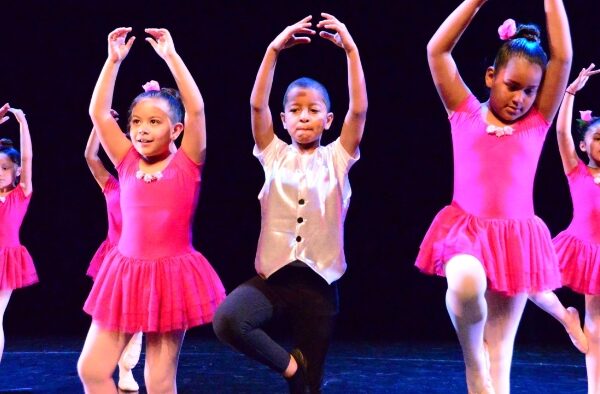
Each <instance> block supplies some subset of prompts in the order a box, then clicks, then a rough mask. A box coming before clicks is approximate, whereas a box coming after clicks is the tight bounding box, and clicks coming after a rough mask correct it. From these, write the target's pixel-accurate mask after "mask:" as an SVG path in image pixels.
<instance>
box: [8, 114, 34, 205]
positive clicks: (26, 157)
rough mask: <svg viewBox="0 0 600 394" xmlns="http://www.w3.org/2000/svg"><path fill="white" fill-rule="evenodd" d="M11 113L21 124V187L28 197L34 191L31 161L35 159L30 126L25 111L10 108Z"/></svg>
mask: <svg viewBox="0 0 600 394" xmlns="http://www.w3.org/2000/svg"><path fill="white" fill-rule="evenodd" d="M8 111H10V112H11V113H12V114H13V115H14V116H15V119H16V120H17V122H19V134H20V138H21V142H20V147H19V148H20V150H21V179H20V181H19V184H20V186H21V187H22V188H23V193H24V194H25V195H26V196H28V195H29V194H31V192H32V191H33V184H32V182H31V161H32V159H33V149H32V148H31V136H30V135H29V125H28V124H27V119H26V118H25V114H24V113H23V111H21V110H20V109H17V108H10V109H9V110H8Z"/></svg>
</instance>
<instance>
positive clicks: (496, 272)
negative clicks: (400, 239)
mask: <svg viewBox="0 0 600 394" xmlns="http://www.w3.org/2000/svg"><path fill="white" fill-rule="evenodd" d="M458 254H468V255H472V256H474V257H476V258H477V259H478V260H479V261H481V262H482V264H483V267H484V269H485V272H486V276H487V279H488V288H489V289H492V290H494V291H497V292H501V293H504V294H506V295H514V294H517V293H523V292H537V291H543V290H551V289H555V288H558V287H561V279H560V271H559V268H558V261H557V258H556V253H555V252H554V247H553V245H552V239H551V237H550V232H549V231H548V228H547V227H546V225H545V224H544V222H543V221H542V220H541V219H540V218H538V217H537V216H533V217H531V218H527V219H488V218H479V217H477V216H474V215H471V214H469V213H467V212H465V211H464V210H463V209H462V208H460V207H459V206H458V205H457V204H455V203H453V204H452V205H449V206H446V207H445V208H444V209H442V210H441V211H440V212H439V213H438V214H437V216H436V217H435V219H434V220H433V223H432V224H431V227H430V228H429V230H428V231H427V234H426V235H425V239H424V240H423V242H422V243H421V247H420V251H419V255H418V256H417V261H416V264H415V265H416V266H417V268H419V269H420V270H421V271H423V272H425V273H427V274H431V275H433V274H435V275H440V276H444V264H445V263H446V262H447V261H448V260H449V259H451V258H452V257H453V256H456V255H458Z"/></svg>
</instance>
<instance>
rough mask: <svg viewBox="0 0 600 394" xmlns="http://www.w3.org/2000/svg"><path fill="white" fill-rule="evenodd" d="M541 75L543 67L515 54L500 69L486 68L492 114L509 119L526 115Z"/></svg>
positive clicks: (504, 119)
mask: <svg viewBox="0 0 600 394" xmlns="http://www.w3.org/2000/svg"><path fill="white" fill-rule="evenodd" d="M543 75H544V72H543V70H542V67H540V66H539V65H538V64H535V63H531V62H530V61H529V60H527V59H525V58H522V57H518V56H515V57H512V58H511V59H510V60H509V61H508V63H506V66H504V67H502V68H501V69H500V70H495V69H494V68H493V67H490V68H488V70H487V73H486V76H485V82H486V85H487V87H488V88H490V101H489V106H490V109H491V110H492V112H493V113H494V115H496V116H497V117H499V118H500V120H502V121H505V122H509V123H510V122H514V121H515V120H517V119H519V118H520V117H522V116H523V115H525V114H526V113H527V112H528V111H529V110H530V109H531V106H532V105H533V103H534V101H535V98H536V97H537V93H538V89H539V87H540V84H541V82H542V77H543Z"/></svg>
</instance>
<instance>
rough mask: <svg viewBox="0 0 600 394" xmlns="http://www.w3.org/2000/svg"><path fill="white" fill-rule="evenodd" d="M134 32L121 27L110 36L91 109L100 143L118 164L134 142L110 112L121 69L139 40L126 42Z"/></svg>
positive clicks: (111, 159)
mask: <svg viewBox="0 0 600 394" xmlns="http://www.w3.org/2000/svg"><path fill="white" fill-rule="evenodd" d="M130 31H131V28H129V27H127V28H125V27H120V28H118V29H115V30H113V31H112V32H111V33H110V34H109V35H108V58H107V59H106V62H105V63H104V67H103V68H102V71H101V72H100V76H99V78H98V82H96V86H95V87H94V93H93V94H92V100H91V102H90V109H89V111H90V117H91V118H92V122H93V123H94V128H95V129H96V132H97V133H98V137H99V138H100V142H101V143H102V146H103V147H104V150H105V151H106V153H107V155H108V157H109V158H110V161H111V162H112V163H113V164H114V165H117V164H119V163H120V162H121V160H123V158H124V157H125V155H126V154H127V152H128V151H129V149H130V147H131V141H129V140H128V139H127V137H125V135H124V134H123V132H122V131H121V128H120V127H119V125H118V124H117V121H116V120H115V119H114V118H113V116H112V115H111V112H110V109H111V107H112V99H113V92H114V88H115V80H116V79H117V74H118V72H119V67H120V66H121V62H122V61H123V59H125V57H126V56H127V54H128V53H129V49H130V48H131V45H133V42H134V40H135V37H130V38H129V40H127V42H125V38H126V37H127V33H129V32H130Z"/></svg>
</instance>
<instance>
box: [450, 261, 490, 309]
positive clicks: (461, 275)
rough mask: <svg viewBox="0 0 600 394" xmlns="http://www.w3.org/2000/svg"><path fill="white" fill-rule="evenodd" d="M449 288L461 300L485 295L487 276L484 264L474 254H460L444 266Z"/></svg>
mask: <svg viewBox="0 0 600 394" xmlns="http://www.w3.org/2000/svg"><path fill="white" fill-rule="evenodd" d="M444 271H445V274H446V279H447V280H448V290H449V291H450V292H451V293H453V294H454V295H455V296H456V297H458V298H459V299H461V300H464V301H468V300H472V299H476V298H480V297H483V295H484V294H485V290H486V289H487V278H486V275H485V270H484V269H483V264H482V263H481V262H480V261H479V260H478V259H476V258H475V257H473V256H470V255H458V256H455V257H453V258H451V259H450V260H448V262H447V263H446V265H445V266H444Z"/></svg>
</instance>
